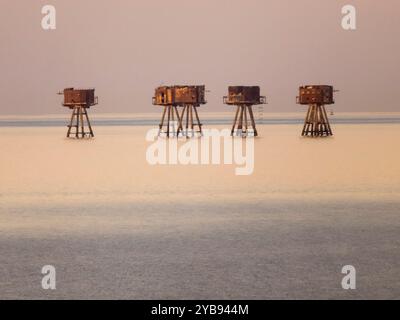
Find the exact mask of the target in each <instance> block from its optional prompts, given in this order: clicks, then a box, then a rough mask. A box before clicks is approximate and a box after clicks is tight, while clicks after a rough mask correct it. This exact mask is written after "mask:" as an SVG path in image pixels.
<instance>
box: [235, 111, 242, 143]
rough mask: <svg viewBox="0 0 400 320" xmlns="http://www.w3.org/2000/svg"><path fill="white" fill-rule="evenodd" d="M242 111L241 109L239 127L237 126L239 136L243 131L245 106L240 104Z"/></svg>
mask: <svg viewBox="0 0 400 320" xmlns="http://www.w3.org/2000/svg"><path fill="white" fill-rule="evenodd" d="M239 108H240V111H239V123H238V128H237V133H236V135H237V136H241V135H242V133H243V106H240V107H239Z"/></svg>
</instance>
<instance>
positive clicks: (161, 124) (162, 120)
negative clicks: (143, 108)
mask: <svg viewBox="0 0 400 320" xmlns="http://www.w3.org/2000/svg"><path fill="white" fill-rule="evenodd" d="M166 113H167V107H164V111H163V114H162V117H161V122H160V129H159V130H158V136H160V135H161V132H162V130H163V127H164V120H165V114H166Z"/></svg>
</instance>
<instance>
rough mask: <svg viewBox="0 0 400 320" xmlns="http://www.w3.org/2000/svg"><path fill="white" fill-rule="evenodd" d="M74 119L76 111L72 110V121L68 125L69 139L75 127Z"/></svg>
mask: <svg viewBox="0 0 400 320" xmlns="http://www.w3.org/2000/svg"><path fill="white" fill-rule="evenodd" d="M74 118H75V109H72V115H71V121H70V122H69V125H68V131H67V138H69V137H70V135H71V130H72V127H73V126H74Z"/></svg>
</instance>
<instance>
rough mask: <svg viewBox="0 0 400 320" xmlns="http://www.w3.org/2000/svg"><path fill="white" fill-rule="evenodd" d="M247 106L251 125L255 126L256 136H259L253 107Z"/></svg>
mask: <svg viewBox="0 0 400 320" xmlns="http://www.w3.org/2000/svg"><path fill="white" fill-rule="evenodd" d="M247 108H248V109H249V114H250V120H251V126H252V127H253V131H254V136H255V137H258V132H257V128H256V121H255V120H254V114H253V107H252V106H247Z"/></svg>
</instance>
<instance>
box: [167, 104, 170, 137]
mask: <svg viewBox="0 0 400 320" xmlns="http://www.w3.org/2000/svg"><path fill="white" fill-rule="evenodd" d="M167 108H168V111H167V112H168V116H167V138H169V126H170V121H171V107H169V106H168V107H167Z"/></svg>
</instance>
